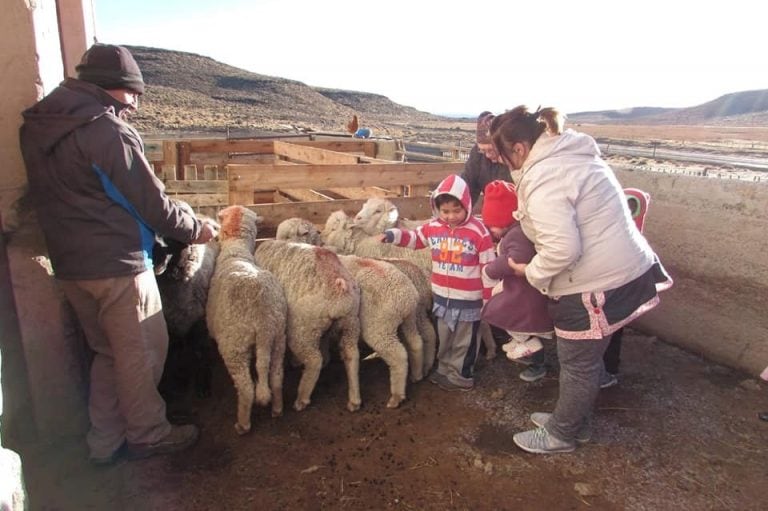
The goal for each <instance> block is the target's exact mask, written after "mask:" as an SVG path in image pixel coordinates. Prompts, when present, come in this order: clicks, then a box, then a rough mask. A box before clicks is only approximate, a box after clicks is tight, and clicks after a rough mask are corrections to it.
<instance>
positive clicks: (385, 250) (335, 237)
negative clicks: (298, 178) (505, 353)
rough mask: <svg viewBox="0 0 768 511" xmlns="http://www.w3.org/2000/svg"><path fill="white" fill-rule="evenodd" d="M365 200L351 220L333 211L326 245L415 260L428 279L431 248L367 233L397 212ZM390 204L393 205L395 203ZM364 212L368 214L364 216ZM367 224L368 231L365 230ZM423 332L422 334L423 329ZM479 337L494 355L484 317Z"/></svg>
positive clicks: (379, 201) (327, 224)
mask: <svg viewBox="0 0 768 511" xmlns="http://www.w3.org/2000/svg"><path fill="white" fill-rule="evenodd" d="M382 201H383V202H382ZM366 204H367V205H369V207H368V208H366V207H363V209H362V210H361V212H360V213H358V218H356V219H355V221H354V222H352V221H350V219H349V217H348V216H347V214H346V213H345V212H344V211H343V210H338V211H334V212H333V213H331V214H330V215H329V216H328V219H327V220H326V222H325V228H324V229H323V232H322V233H321V237H322V239H323V241H324V242H325V244H326V246H329V247H335V248H336V250H337V251H338V252H339V253H345V254H350V253H351V254H355V255H358V256H362V257H382V258H398V259H407V260H409V261H412V262H414V263H416V264H417V265H418V266H419V268H420V269H421V270H422V271H423V272H424V273H425V275H427V278H428V279H431V277H432V254H431V251H430V249H428V248H424V249H420V250H411V249H409V248H405V247H398V246H395V245H392V244H389V243H381V241H380V237H379V234H381V232H383V231H381V232H380V233H379V234H375V235H370V231H371V230H372V229H373V227H372V226H383V225H389V224H388V223H387V222H388V221H387V220H385V219H384V216H385V214H384V213H386V212H389V213H388V214H389V215H390V220H391V217H393V216H396V215H393V214H392V213H391V210H390V209H388V206H387V204H389V205H392V203H391V202H389V201H385V200H384V199H375V201H374V199H369V200H368V201H367V202H366ZM376 204H379V206H380V207H374V206H375V205H376ZM392 207H393V208H394V205H392ZM364 212H365V215H368V216H365V215H364V214H363V213H364ZM422 223H423V222H422ZM366 228H367V229H368V232H366V231H365V229H366ZM386 228H389V227H386ZM422 336H424V333H423V332H422ZM480 338H481V339H482V341H483V344H484V345H485V357H486V359H488V360H491V359H493V358H494V357H495V356H496V341H495V340H494V338H493V333H492V332H491V327H490V325H489V324H488V323H486V322H485V321H482V322H481V323H480Z"/></svg>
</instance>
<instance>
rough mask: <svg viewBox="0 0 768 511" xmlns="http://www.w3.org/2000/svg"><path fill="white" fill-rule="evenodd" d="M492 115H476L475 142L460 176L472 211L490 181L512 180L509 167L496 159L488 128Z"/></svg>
mask: <svg viewBox="0 0 768 511" xmlns="http://www.w3.org/2000/svg"><path fill="white" fill-rule="evenodd" d="M493 117H494V115H493V114H492V113H491V112H488V111H485V112H483V113H481V114H480V115H479V116H478V117H477V132H476V143H475V145H473V146H472V149H471V150H470V151H469V158H467V162H466V163H465V164H464V171H463V172H462V173H461V178H462V179H463V180H464V181H465V182H466V183H467V186H469V194H470V196H471V198H472V204H473V205H474V213H479V212H480V210H481V208H482V205H483V204H482V201H481V200H480V194H481V193H482V192H483V190H485V187H486V185H487V184H488V183H490V182H491V181H496V180H497V179H500V180H502V181H507V182H512V178H511V177H510V175H509V169H507V167H506V166H505V165H504V164H503V163H501V162H499V161H498V158H499V155H498V154H497V153H496V150H495V149H494V148H493V144H492V143H491V136H490V134H489V133H488V128H490V126H491V121H493Z"/></svg>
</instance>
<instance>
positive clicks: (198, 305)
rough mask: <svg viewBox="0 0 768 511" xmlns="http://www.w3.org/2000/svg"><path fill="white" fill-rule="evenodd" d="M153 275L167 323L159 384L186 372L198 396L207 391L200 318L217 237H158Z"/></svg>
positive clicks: (183, 377) (170, 384)
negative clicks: (198, 241)
mask: <svg viewBox="0 0 768 511" xmlns="http://www.w3.org/2000/svg"><path fill="white" fill-rule="evenodd" d="M152 252H153V256H152V258H153V262H155V270H154V271H155V279H156V280H157V287H158V290H159V291H160V298H161V300H162V303H163V316H164V317H165V323H166V325H167V328H168V336H169V338H170V340H169V343H168V358H167V360H166V367H165V371H163V380H162V381H161V384H160V388H161V389H163V391H164V392H169V391H170V392H173V391H174V390H175V388H174V387H175V385H174V383H175V382H186V381H187V378H188V377H189V376H190V375H191V377H192V380H193V382H194V388H195V392H196V393H197V395H198V396H201V397H202V396H208V395H210V385H211V362H212V357H211V356H210V353H209V351H210V347H211V344H212V341H211V338H210V335H209V333H208V328H207V325H206V321H205V307H206V303H207V300H208V288H209V286H210V282H211V277H212V276H213V270H214V267H215V264H216V256H217V255H218V252H219V245H218V242H217V241H215V240H212V241H210V242H208V243H206V244H205V245H187V244H184V243H180V242H177V241H175V240H171V239H163V238H158V239H156V241H155V245H154V247H153V250H152Z"/></svg>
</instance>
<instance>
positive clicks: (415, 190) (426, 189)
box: [408, 185, 434, 197]
mask: <svg viewBox="0 0 768 511" xmlns="http://www.w3.org/2000/svg"><path fill="white" fill-rule="evenodd" d="M433 189H434V187H432V186H425V185H414V186H409V187H408V197H429V195H430V194H431V193H432V190H433Z"/></svg>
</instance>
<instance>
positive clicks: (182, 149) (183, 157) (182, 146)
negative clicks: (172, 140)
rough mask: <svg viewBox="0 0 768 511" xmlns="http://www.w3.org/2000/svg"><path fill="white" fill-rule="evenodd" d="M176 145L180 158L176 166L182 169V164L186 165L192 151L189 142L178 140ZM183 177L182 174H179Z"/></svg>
mask: <svg viewBox="0 0 768 511" xmlns="http://www.w3.org/2000/svg"><path fill="white" fill-rule="evenodd" d="M176 147H177V148H178V149H177V150H178V153H179V155H178V158H177V160H176V161H177V162H178V163H177V164H176V168H178V169H181V168H182V165H186V164H188V163H189V155H190V152H191V149H190V145H189V142H178V143H177V144H176ZM179 177H181V176H179Z"/></svg>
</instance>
